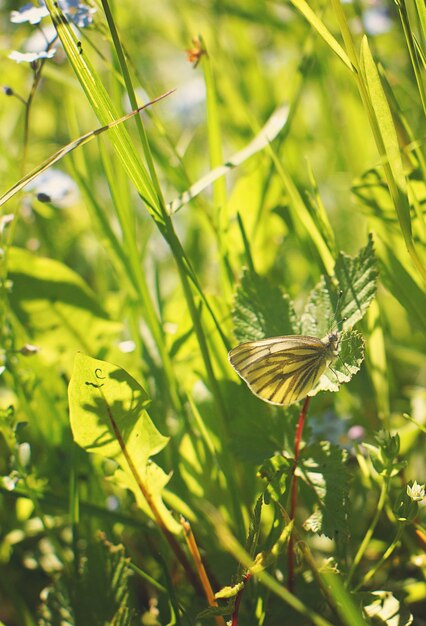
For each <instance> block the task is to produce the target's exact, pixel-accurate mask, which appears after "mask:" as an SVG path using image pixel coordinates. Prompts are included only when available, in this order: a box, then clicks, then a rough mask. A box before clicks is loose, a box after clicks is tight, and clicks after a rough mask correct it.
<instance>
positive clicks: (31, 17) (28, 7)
mask: <svg viewBox="0 0 426 626" xmlns="http://www.w3.org/2000/svg"><path fill="white" fill-rule="evenodd" d="M47 15H49V11H48V10H47V8H46V7H45V6H42V7H37V6H34V4H31V2H29V3H28V4H24V6H23V7H21V8H20V9H18V10H17V11H12V12H11V14H10V21H11V22H13V23H14V24H23V23H24V22H29V23H30V24H39V23H40V22H41V20H42V19H43V18H44V17H46V16H47Z"/></svg>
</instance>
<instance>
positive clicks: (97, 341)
mask: <svg viewBox="0 0 426 626" xmlns="http://www.w3.org/2000/svg"><path fill="white" fill-rule="evenodd" d="M8 267H9V278H10V280H11V281H12V288H11V290H10V294H9V301H10V305H11V308H12V310H13V312H14V314H15V315H16V317H17V318H18V320H19V322H20V323H21V324H22V326H23V328H24V329H25V332H26V333H27V336H28V339H29V340H30V342H31V343H35V344H37V345H38V346H39V347H40V348H41V350H42V352H41V354H42V355H43V356H46V357H47V358H48V359H54V360H56V359H57V358H58V357H59V358H63V359H67V358H69V354H70V353H72V354H74V353H75V351H76V350H81V349H84V350H87V351H88V352H92V353H96V352H98V350H99V348H100V347H101V346H102V345H104V344H105V342H106V340H107V338H108V339H109V340H110V338H111V336H112V335H116V334H117V333H118V330H119V329H120V328H121V325H120V324H118V323H117V322H113V321H111V320H110V319H109V318H108V315H107V314H106V313H105V311H104V310H103V309H102V307H101V306H100V304H99V302H98V300H97V299H96V296H95V294H94V293H93V292H92V291H91V290H90V289H89V287H88V286H87V285H86V283H85V282H84V281H83V279H82V278H80V276H79V275H78V274H76V273H75V272H73V271H72V270H71V269H69V268H68V267H66V266H65V265H63V264H62V263H60V262H59V261H54V260H53V259H48V258H43V257H37V256H34V255H33V254H31V253H30V252H28V251H26V250H22V249H20V248H11V249H10V250H9V255H8Z"/></svg>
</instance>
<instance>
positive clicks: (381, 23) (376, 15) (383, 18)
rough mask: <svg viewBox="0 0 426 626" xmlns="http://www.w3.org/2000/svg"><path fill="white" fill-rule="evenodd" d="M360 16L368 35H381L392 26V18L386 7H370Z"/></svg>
mask: <svg viewBox="0 0 426 626" xmlns="http://www.w3.org/2000/svg"><path fill="white" fill-rule="evenodd" d="M362 17H363V20H364V27H365V32H366V33H367V34H368V35H383V33H387V32H388V31H389V30H391V28H392V18H391V17H390V15H389V12H388V10H387V8H386V7H371V8H370V9H367V10H366V11H364V14H363V16H362Z"/></svg>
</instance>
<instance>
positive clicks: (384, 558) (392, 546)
mask: <svg viewBox="0 0 426 626" xmlns="http://www.w3.org/2000/svg"><path fill="white" fill-rule="evenodd" d="M403 530H404V526H403V525H402V524H400V525H399V527H398V530H397V533H396V535H395V537H394V540H393V541H392V543H391V544H390V546H389V547H388V549H387V550H386V551H385V552H384V554H383V556H382V558H381V559H380V561H378V562H377V563H376V564H375V565H374V566H373V567H372V568H371V569H369V570H368V572H367V573H366V575H365V576H364V578H363V579H362V581H361V582H360V583H359V584H358V585H357V586H356V587H355V588H354V591H358V590H359V589H360V588H361V587H364V585H366V584H367V583H368V581H369V580H371V579H372V578H373V576H374V575H375V574H376V572H377V571H378V570H379V569H380V568H381V567H382V565H383V563H384V562H385V561H387V559H388V558H389V557H390V556H391V554H392V552H393V551H394V550H395V548H396V547H397V545H398V543H399V540H400V538H401V535H402V531H403Z"/></svg>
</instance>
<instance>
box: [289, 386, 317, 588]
mask: <svg viewBox="0 0 426 626" xmlns="http://www.w3.org/2000/svg"><path fill="white" fill-rule="evenodd" d="M310 401H311V398H310V396H306V398H305V402H304V403H303V407H302V410H301V412H300V415H299V421H298V422H297V428H296V434H295V437H294V463H293V468H292V481H291V505H290V521H292V520H294V518H295V515H296V507H297V477H296V468H297V462H298V460H299V452H300V444H301V441H302V433H303V427H304V424H305V419H306V413H307V411H308V407H309V403H310ZM287 565H288V577H287V587H288V590H289V591H293V587H294V536H293V533H292V534H291V535H290V539H289V542H288V548H287Z"/></svg>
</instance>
